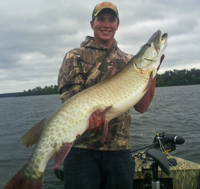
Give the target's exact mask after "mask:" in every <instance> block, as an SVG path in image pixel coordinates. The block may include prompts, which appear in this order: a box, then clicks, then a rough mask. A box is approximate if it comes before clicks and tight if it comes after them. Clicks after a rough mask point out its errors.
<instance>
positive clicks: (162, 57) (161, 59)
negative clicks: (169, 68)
mask: <svg viewBox="0 0 200 189" xmlns="http://www.w3.org/2000/svg"><path fill="white" fill-rule="evenodd" d="M164 58H165V55H164V54H163V55H162V56H161V58H160V64H159V66H158V68H157V71H158V70H159V69H160V66H161V64H162V61H163V60H164Z"/></svg>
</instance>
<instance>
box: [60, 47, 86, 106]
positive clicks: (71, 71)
mask: <svg viewBox="0 0 200 189" xmlns="http://www.w3.org/2000/svg"><path fill="white" fill-rule="evenodd" d="M83 89H84V81H83V69H82V65H81V58H80V55H79V53H78V50H72V51H70V52H68V53H67V54H66V55H65V57H64V60H63V63H62V65H61V68H60V70H59V74H58V92H59V93H60V98H61V100H62V102H64V101H66V100H67V99H69V98H70V97H71V96H73V95H75V94H76V93H78V92H80V91H81V90H83Z"/></svg>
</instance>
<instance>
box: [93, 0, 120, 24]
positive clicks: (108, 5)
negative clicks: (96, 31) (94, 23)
mask: <svg viewBox="0 0 200 189" xmlns="http://www.w3.org/2000/svg"><path fill="white" fill-rule="evenodd" d="M103 9H111V10H113V11H114V12H115V14H116V16H117V18H118V20H119V13H118V10H117V7H116V6H115V5H113V4H112V3H110V2H102V3H100V4H98V5H96V6H95V7H94V10H93V12H92V19H94V17H96V16H97V15H98V14H99V12H100V11H101V10H103Z"/></svg>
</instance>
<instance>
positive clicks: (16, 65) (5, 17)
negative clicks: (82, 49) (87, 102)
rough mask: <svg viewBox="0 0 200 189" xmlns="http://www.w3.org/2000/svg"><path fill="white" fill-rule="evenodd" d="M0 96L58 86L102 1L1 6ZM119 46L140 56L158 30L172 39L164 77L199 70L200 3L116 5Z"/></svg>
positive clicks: (141, 0)
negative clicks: (170, 72)
mask: <svg viewBox="0 0 200 189" xmlns="http://www.w3.org/2000/svg"><path fill="white" fill-rule="evenodd" d="M0 2H1V6H0V94H1V93H9V92H22V91H23V90H28V89H33V88H35V87H37V86H41V87H45V86H50V85H55V84H57V75H58V71H59V68H60V66H61V63H62V60H63V57H64V55H65V54H66V53H67V52H68V51H69V50H71V49H73V48H76V47H79V46H80V43H81V42H82V41H83V40H84V39H85V36H86V35H91V36H92V35H93V30H92V29H91V28H90V20H91V14H92V11H93V8H94V6H95V5H96V4H98V3H100V2H102V1H97V0H84V1H83V0H70V1H69V0H59V1H55V0H17V1H16V0H6V1H4V0H0ZM110 2H112V3H113V4H115V5H116V6H117V8H118V11H119V16H120V26H119V29H118V31H117V33H116V36H115V37H116V40H117V42H118V45H119V47H120V48H121V50H122V51H124V52H127V53H130V54H135V53H137V52H138V50H139V48H140V47H141V46H142V45H143V44H144V43H145V42H146V41H147V40H148V39H149V37H150V36H151V35H152V34H153V33H154V32H155V31H157V30H158V29H159V30H161V31H162V33H166V32H167V33H168V35H169V39H168V47H167V49H166V50H165V60H164V62H163V64H162V66H161V68H160V71H159V73H163V72H164V71H166V70H174V69H188V70H189V69H191V68H196V69H200V11H199V10H200V1H199V0H165V1H164V0H123V1H122V0H113V1H110Z"/></svg>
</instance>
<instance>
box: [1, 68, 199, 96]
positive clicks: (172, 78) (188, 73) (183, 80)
mask: <svg viewBox="0 0 200 189" xmlns="http://www.w3.org/2000/svg"><path fill="white" fill-rule="evenodd" d="M199 84H200V69H195V68H193V69H191V70H186V69H184V70H173V71H166V72H165V73H163V74H157V79H156V87H170V86H184V85H186V86H187V85H199ZM50 94H58V86H57V85H51V86H45V87H44V88H41V87H36V88H34V89H29V90H28V91H23V92H15V93H4V94H0V98H4V97H20V96H36V95H50Z"/></svg>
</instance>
